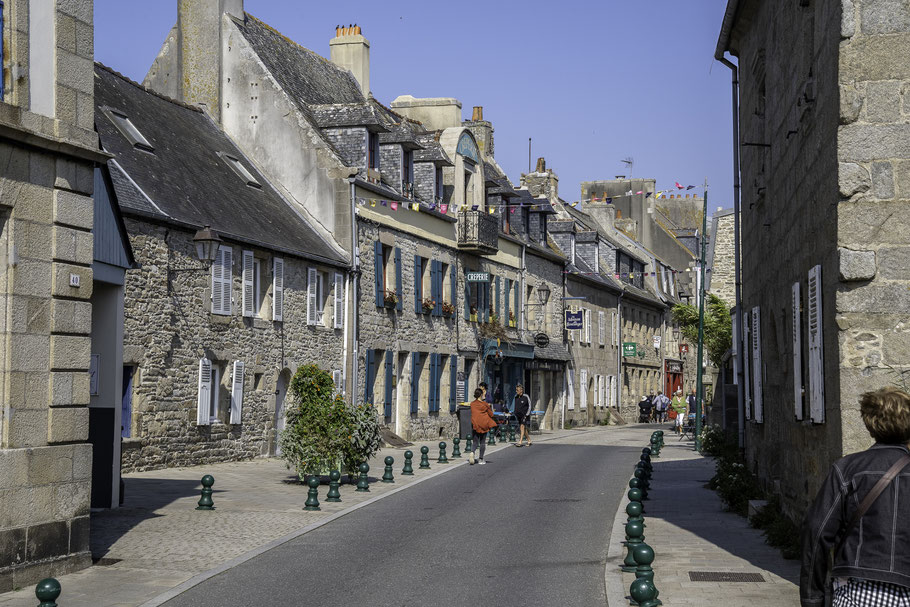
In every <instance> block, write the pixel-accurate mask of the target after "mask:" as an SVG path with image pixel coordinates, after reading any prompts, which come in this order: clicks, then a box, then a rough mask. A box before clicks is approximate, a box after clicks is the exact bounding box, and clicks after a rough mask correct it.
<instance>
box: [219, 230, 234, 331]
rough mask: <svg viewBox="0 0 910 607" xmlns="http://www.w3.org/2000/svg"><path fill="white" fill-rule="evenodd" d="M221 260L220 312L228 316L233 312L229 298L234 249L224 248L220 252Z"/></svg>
mask: <svg viewBox="0 0 910 607" xmlns="http://www.w3.org/2000/svg"><path fill="white" fill-rule="evenodd" d="M221 254H222V256H223V257H222V259H223V260H224V265H223V266H222V268H221V272H222V274H221V279H222V282H221V289H222V290H221V302H222V305H223V308H222V311H223V313H224V314H226V315H228V316H230V315H231V312H232V311H233V307H232V306H231V304H232V303H233V301H232V297H231V286H232V285H231V283H232V281H233V278H234V277H233V270H234V249H232V248H231V247H224V248H222V250H221Z"/></svg>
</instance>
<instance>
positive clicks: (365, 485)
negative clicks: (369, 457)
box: [356, 462, 370, 493]
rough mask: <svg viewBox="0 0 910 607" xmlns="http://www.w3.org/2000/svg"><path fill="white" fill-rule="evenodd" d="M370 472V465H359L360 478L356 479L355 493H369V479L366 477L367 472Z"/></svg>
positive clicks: (364, 463)
mask: <svg viewBox="0 0 910 607" xmlns="http://www.w3.org/2000/svg"><path fill="white" fill-rule="evenodd" d="M369 471H370V465H369V464H368V463H366V462H363V463H362V464H360V478H358V479H357V489H356V490H357V491H359V492H360V493H368V492H369V491H370V478H369V477H368V476H367V472H369Z"/></svg>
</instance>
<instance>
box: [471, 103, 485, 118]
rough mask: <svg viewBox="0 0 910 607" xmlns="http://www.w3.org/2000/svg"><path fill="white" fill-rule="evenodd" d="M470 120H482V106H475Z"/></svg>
mask: <svg viewBox="0 0 910 607" xmlns="http://www.w3.org/2000/svg"><path fill="white" fill-rule="evenodd" d="M471 120H483V106H482V105H475V106H474V113H473V114H472V115H471Z"/></svg>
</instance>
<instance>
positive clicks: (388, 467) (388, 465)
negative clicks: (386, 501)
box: [382, 455, 395, 483]
mask: <svg viewBox="0 0 910 607" xmlns="http://www.w3.org/2000/svg"><path fill="white" fill-rule="evenodd" d="M394 463H395V458H394V457H392V456H391V455H387V456H386V458H385V472H384V473H383V475H382V482H384V483H394V482H395V474H394V473H393V472H392V464H394Z"/></svg>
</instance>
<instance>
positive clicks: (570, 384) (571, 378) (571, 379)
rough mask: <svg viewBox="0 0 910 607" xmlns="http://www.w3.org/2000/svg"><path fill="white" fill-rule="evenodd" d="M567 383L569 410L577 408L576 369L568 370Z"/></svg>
mask: <svg viewBox="0 0 910 607" xmlns="http://www.w3.org/2000/svg"><path fill="white" fill-rule="evenodd" d="M566 385H567V397H566V400H567V401H568V403H567V409H568V410H569V411H574V410H575V369H567V370H566Z"/></svg>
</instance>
